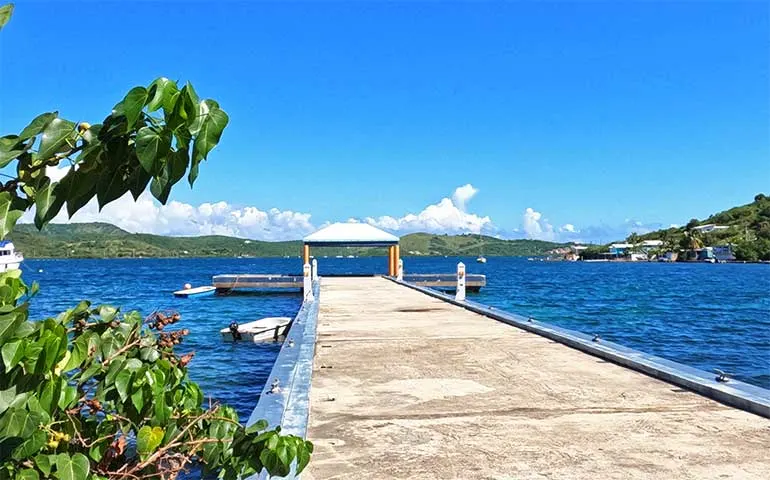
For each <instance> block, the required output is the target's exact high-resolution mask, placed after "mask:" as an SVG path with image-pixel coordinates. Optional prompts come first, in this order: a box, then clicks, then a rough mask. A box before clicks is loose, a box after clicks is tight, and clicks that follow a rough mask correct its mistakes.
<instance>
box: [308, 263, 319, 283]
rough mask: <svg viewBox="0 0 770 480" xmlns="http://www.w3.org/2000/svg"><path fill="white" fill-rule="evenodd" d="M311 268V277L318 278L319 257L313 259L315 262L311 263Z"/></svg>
mask: <svg viewBox="0 0 770 480" xmlns="http://www.w3.org/2000/svg"><path fill="white" fill-rule="evenodd" d="M310 269H311V277H312V278H313V280H318V260H317V259H315V258H314V259H313V263H312V264H311V267H310Z"/></svg>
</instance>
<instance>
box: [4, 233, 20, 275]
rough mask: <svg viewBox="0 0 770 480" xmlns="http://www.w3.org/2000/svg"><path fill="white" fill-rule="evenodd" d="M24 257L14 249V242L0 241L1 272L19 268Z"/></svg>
mask: <svg viewBox="0 0 770 480" xmlns="http://www.w3.org/2000/svg"><path fill="white" fill-rule="evenodd" d="M23 261H24V257H23V256H22V254H21V253H19V252H17V251H16V250H15V249H14V246H13V243H11V242H9V241H7V240H4V241H2V242H0V272H7V271H9V270H18V269H19V268H20V267H21V262H23Z"/></svg>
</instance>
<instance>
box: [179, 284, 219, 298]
mask: <svg viewBox="0 0 770 480" xmlns="http://www.w3.org/2000/svg"><path fill="white" fill-rule="evenodd" d="M216 290H217V289H216V287H212V286H210V285H207V286H204V287H195V288H192V287H191V286H190V284H189V283H188V284H187V285H185V288H183V289H182V290H177V291H176V292H174V296H175V297H182V298H189V297H202V296H204V295H213V294H214V292H216Z"/></svg>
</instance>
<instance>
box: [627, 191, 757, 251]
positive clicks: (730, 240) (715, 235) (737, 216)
mask: <svg viewBox="0 0 770 480" xmlns="http://www.w3.org/2000/svg"><path fill="white" fill-rule="evenodd" d="M709 224H714V225H719V226H725V227H728V228H726V229H722V230H715V231H712V232H707V233H701V232H699V231H698V230H697V229H695V227H698V226H701V225H709ZM639 239H641V240H651V239H659V240H663V241H664V244H668V245H670V246H672V247H673V246H678V247H679V248H680V249H682V250H687V249H693V248H698V247H700V246H715V245H728V244H729V245H732V246H733V252H734V253H735V257H736V259H738V260H745V261H750V262H755V261H758V260H770V197H768V196H766V195H764V194H761V193H760V194H758V195H756V196H755V197H754V201H753V202H751V203H748V204H746V205H741V206H739V207H734V208H731V209H729V210H725V211H723V212H719V213H715V214H713V215H711V216H709V217H708V218H706V219H703V220H698V219H697V218H693V219H691V220H690V221H689V222H688V223H687V225H685V226H684V227H679V228H669V229H665V230H658V231H656V232H651V233H647V234H645V235H640V236H639Z"/></svg>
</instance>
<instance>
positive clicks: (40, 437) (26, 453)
mask: <svg viewBox="0 0 770 480" xmlns="http://www.w3.org/2000/svg"><path fill="white" fill-rule="evenodd" d="M47 438H48V436H47V435H46V433H45V432H44V431H42V430H36V431H35V432H33V433H32V436H31V437H29V438H28V439H26V440H25V441H24V442H22V443H21V444H20V445H19V446H18V447H16V448H14V449H13V453H11V457H12V458H13V459H14V460H24V459H25V458H29V457H31V456H32V455H34V454H36V453H37V452H39V451H40V449H41V448H43V446H45V442H46V440H47ZM17 478H18V477H17Z"/></svg>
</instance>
